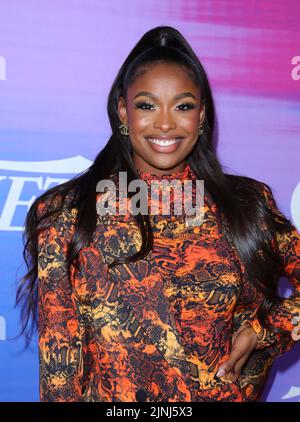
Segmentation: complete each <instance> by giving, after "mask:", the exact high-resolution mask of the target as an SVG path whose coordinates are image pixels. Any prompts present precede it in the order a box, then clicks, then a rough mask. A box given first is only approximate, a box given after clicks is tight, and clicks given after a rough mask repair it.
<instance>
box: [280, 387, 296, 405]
mask: <svg viewBox="0 0 300 422" xmlns="http://www.w3.org/2000/svg"><path fill="white" fill-rule="evenodd" d="M294 397H299V400H298V402H300V387H294V386H293V385H292V387H290V389H289V391H288V392H287V393H286V394H285V395H284V396H282V397H281V398H282V399H283V400H287V399H293V398H294Z"/></svg>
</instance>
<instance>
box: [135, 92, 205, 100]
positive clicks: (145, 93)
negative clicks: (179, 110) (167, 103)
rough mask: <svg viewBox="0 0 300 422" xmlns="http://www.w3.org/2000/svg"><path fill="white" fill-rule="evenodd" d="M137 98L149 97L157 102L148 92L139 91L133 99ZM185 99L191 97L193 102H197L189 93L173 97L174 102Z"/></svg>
mask: <svg viewBox="0 0 300 422" xmlns="http://www.w3.org/2000/svg"><path fill="white" fill-rule="evenodd" d="M137 97H150V98H153V99H154V100H157V97H156V96H155V95H154V94H152V93H151V92H148V91H140V92H138V93H137V94H136V95H135V96H134V99H135V98H137ZM185 97H192V98H194V99H195V100H197V98H196V97H195V95H194V94H192V93H191V92H182V93H181V94H178V95H175V97H174V100H180V99H181V98H185Z"/></svg>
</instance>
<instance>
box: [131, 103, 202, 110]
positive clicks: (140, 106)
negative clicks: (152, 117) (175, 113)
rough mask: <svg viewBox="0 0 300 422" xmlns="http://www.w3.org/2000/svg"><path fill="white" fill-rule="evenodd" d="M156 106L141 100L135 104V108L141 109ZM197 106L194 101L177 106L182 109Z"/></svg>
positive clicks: (149, 108)
mask: <svg viewBox="0 0 300 422" xmlns="http://www.w3.org/2000/svg"><path fill="white" fill-rule="evenodd" d="M154 107H155V105H154V104H152V103H146V102H140V103H136V104H135V108H138V109H141V110H153V109H154ZM195 107H196V105H195V104H193V103H183V104H180V105H178V106H177V108H179V110H180V111H187V110H192V109H193V108H195Z"/></svg>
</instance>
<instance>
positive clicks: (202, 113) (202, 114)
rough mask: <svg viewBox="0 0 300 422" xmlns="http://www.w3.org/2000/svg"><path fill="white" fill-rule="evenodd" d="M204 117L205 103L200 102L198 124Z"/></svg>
mask: <svg viewBox="0 0 300 422" xmlns="http://www.w3.org/2000/svg"><path fill="white" fill-rule="evenodd" d="M204 119H205V104H204V103H202V105H201V109H200V115H199V122H200V124H202V123H203V122H204Z"/></svg>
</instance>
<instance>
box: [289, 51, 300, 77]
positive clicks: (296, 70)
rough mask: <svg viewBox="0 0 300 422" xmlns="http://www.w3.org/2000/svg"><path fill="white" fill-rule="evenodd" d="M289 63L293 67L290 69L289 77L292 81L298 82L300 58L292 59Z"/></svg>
mask: <svg viewBox="0 0 300 422" xmlns="http://www.w3.org/2000/svg"><path fill="white" fill-rule="evenodd" d="M291 63H292V64H294V65H295V67H293V69H292V72H291V77H292V79H293V80H294V81H298V80H299V79H300V56H295V57H293V58H292V62H291Z"/></svg>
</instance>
